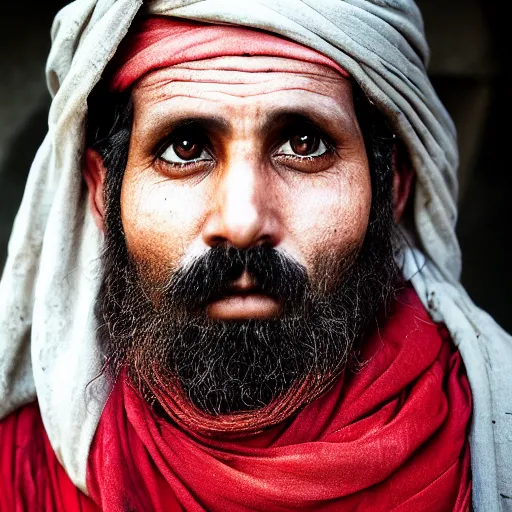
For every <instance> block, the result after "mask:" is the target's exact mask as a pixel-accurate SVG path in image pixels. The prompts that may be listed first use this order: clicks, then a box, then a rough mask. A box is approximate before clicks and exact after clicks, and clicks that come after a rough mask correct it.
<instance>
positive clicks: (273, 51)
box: [110, 17, 348, 92]
mask: <svg viewBox="0 0 512 512" xmlns="http://www.w3.org/2000/svg"><path fill="white" fill-rule="evenodd" d="M255 55H260V56H272V57H284V58H288V59H296V60H300V61H303V62H309V63H314V64H323V65H324V66H328V67H330V68H333V69H334V70H336V71H338V72H339V73H341V74H342V75H344V76H348V75H347V72H346V71H345V70H343V69H342V68H341V66H340V65H339V64H337V63H336V62H334V61H333V60H332V59H329V58H328V57H326V56H325V55H323V54H321V53H319V52H317V51H315V50H312V49H311V48H307V47H306V46H303V45H301V44H297V43H294V42H293V41H288V40H286V39H284V38H282V37H276V36H274V35H272V34H266V33H263V32H261V31H257V30H250V29H246V28H242V27H231V26H227V25H206V24H204V23H197V22H195V23H194V22H190V21H183V20H177V19H174V18H163V17H150V18H143V19H142V20H140V21H139V22H135V23H134V24H133V25H132V27H131V29H130V37H129V38H127V39H125V40H124V41H123V43H121V46H120V47H119V49H118V52H117V54H116V56H115V57H114V59H113V62H112V63H111V65H112V68H113V69H114V76H113V78H112V80H111V85H110V88H111V90H112V91H118V92H121V91H124V90H126V89H128V87H130V86H131V85H133V84H134V82H136V81H137V80H138V79H139V78H141V77H142V76H144V75H145V74H146V73H148V72H150V71H155V70H157V69H161V68H165V67H168V66H174V65H176V64H181V63H183V62H192V61H196V60H202V59H212V58H214V57H227V56H255Z"/></svg>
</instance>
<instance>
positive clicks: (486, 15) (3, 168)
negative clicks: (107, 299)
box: [0, 0, 512, 332]
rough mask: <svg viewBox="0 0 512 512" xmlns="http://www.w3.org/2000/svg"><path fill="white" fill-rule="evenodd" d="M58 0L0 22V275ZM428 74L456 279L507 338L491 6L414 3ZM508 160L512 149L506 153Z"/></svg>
mask: <svg viewBox="0 0 512 512" xmlns="http://www.w3.org/2000/svg"><path fill="white" fill-rule="evenodd" d="M66 3H68V2H66V1H62V0H45V2H33V5H34V8H32V9H31V8H30V3H27V2H26V1H25V2H7V3H6V5H4V6H2V15H1V18H0V70H1V74H0V76H1V80H0V272H1V270H2V268H3V265H4V262H5V258H6V255H7V242H8V240H9V234H10V231H11V227H12V222H13V220H14V217H15V215H16V212H17V209H18V206H19V203H20V201H21V197H22V194H23V188H24V184H25V180H26V178H27V174H28V171H29V168H30V164H31V162H32V160H33V157H34V154H35V152H36V151H37V148H38V147H39V144H40V143H41V142H42V140H43V138H44V136H45V134H46V130H47V114H48V108H49V105H50V97H49V94H48V92H47V89H46V84H45V76H44V66H45V61H46V57H47V55H48V51H49V48H50V27H51V23H52V19H53V17H54V15H55V14H56V12H57V11H58V10H59V9H60V8H61V7H62V6H64V5H65V4H66ZM418 4H419V6H420V8H421V10H422V12H423V16H424V21H425V28H426V32H427V37H428V39H429V41H430V46H431V61H430V66H429V72H430V75H431V79H432V81H433V83H434V86H435V87H436V89H437V91H438V93H439V95H440V97H441V99H442V100H443V102H444V104H445V105H446V107H447V109H448V111H449V112H450V113H451V115H452V117H453V118H454V121H455V124H456V126H457V130H458V134H459V147H460V152H461V166H460V171H459V173H460V185H461V186H460V198H459V205H460V209H459V221H458V235H459V240H460V243H461V247H462V254H463V274H462V281H463V283H464V285H465V286H466V288H467V290H468V292H469V294H470V295H471V297H472V298H473V300H474V301H475V302H476V303H477V304H478V305H479V306H481V307H483V308H484V309H486V310H487V311H488V312H489V313H491V314H492V315H493V316H494V317H495V318H496V320H497V321H498V322H499V323H501V325H502V326H503V327H505V328H506V329H507V330H508V331H509V332H512V300H511V299H510V290H511V289H512V269H511V263H512V262H511V256H510V250H509V245H510V243H509V237H510V236H511V235H512V229H511V227H510V221H511V220H512V197H511V193H512V172H511V166H510V164H509V159H510V157H509V154H510V153H509V151H508V150H509V149H511V147H512V130H511V129H510V125H511V116H512V99H511V93H512V87H511V86H512V73H511V69H510V66H511V64H512V59H510V57H509V50H510V49H511V48H512V45H511V44H510V43H509V40H510V30H511V28H510V27H509V26H508V17H507V16H505V15H504V13H503V12H502V7H501V2H500V1H499V0H450V1H448V2H447V1H446V0H421V1H418ZM511 153H512V152H511Z"/></svg>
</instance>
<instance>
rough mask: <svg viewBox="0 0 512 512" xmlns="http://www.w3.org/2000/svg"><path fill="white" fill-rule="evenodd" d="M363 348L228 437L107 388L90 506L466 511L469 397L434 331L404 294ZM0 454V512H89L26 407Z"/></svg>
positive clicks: (2, 434) (4, 434)
mask: <svg viewBox="0 0 512 512" xmlns="http://www.w3.org/2000/svg"><path fill="white" fill-rule="evenodd" d="M366 350H367V352H366V355H367V356H370V360H369V362H368V364H367V365H366V366H365V367H364V368H363V369H362V370H361V371H359V372H358V373H355V374H354V373H350V374H349V372H346V375H345V378H344V379H340V381H339V382H338V384H337V385H336V386H335V387H334V388H333V389H332V390H331V391H329V392H328V393H326V394H325V395H324V396H322V397H320V398H319V399H317V400H316V401H315V402H313V403H312V404H310V405H309V406H307V407H306V408H305V409H304V410H303V411H302V412H300V413H299V414H298V415H297V416H296V417H295V418H293V419H291V420H289V421H287V422H285V423H284V424H281V425H279V426H276V427H274V428H271V429H268V430H266V431H265V432H263V433H260V434H256V435H252V436H245V437H241V438H240V439H231V440H219V439H217V440H212V439H207V438H203V437H199V436H195V435H193V434H192V433H190V432H184V431H183V430H181V429H179V428H178V427H176V426H175V425H173V424H171V423H168V422H165V421H163V420H161V419H159V418H158V417H156V416H155V415H154V414H153V413H152V411H151V409H150V408H148V407H147V405H146V404H145V402H144V401H143V400H142V398H141V397H140V396H139V395H138V394H137V393H136V392H135V391H134V390H133V388H132V387H131V386H130V385H129V384H128V383H127V382H126V381H125V380H122V381H120V382H119V383H118V385H117V386H116V387H115V388H114V390H113V393H112V395H111V397H110V399H109V401H108V403H107V405H106V408H105V411H104V413H103V415H102V417H101V420H100V424H99V427H98V431H97V433H96V436H95V439H94V442H93V445H92V447H91V452H90V455H89V461H88V489H89V491H90V494H91V497H92V499H93V500H94V502H95V503H97V504H98V505H99V509H101V510H105V511H108V512H126V511H127V510H134V511H155V512H159V511H170V510H187V511H199V510H205V509H206V510H219V511H220V510H222V511H224V510H265V511H281V510H283V511H284V510H347V511H350V510H354V511H355V510H357V511H391V510H393V511H394V512H405V511H407V512H409V511H411V510H414V511H429V512H435V511H439V512H446V511H448V510H449V511H455V512H462V511H464V512H465V511H467V510H469V503H470V494H471V476H470V459H469V447H468V440H467V434H468V432H467V431H468V426H469V418H470V414H471V393H470V389H469V384H468V381H467V378H466V376H465V372H464V368H463V365H462V361H461V358H460V355H459V353H458V351H457V350H456V349H455V348H454V347H453V345H452V344H451V342H450V340H449V338H448V333H447V331H446V329H444V328H443V327H439V326H437V325H436V324H434V323H432V321H431V320H430V319H429V317H428V315H427V313H426V311H425V310H424V308H423V306H422V305H421V303H420V301H419V299H418V297H417V296H416V295H415V293H414V292H413V291H412V290H410V289H409V290H406V291H405V292H404V293H403V294H402V296H401V297H400V300H399V301H397V305H396V308H395V311H394V313H393V314H392V316H391V317H390V318H389V319H388V320H387V322H386V325H385V326H384V328H383V329H382V330H381V331H380V332H379V333H378V334H376V335H374V336H373V337H372V338H371V339H370V340H368V341H367V342H366ZM27 418H28V419H27ZM0 446H1V451H0V471H2V475H1V480H0V511H1V512H4V510H5V511H9V512H10V511H16V512H18V511H19V512H21V511H29V510H30V511H32V510H36V509H37V506H36V504H37V505H40V506H41V507H42V509H43V510H51V511H54V512H60V511H65V512H74V511H75V510H76V511H78V510H81V511H85V512H92V511H95V510H98V508H97V507H96V506H95V505H93V504H92V502H91V501H90V500H89V499H88V498H86V497H85V496H83V495H82V494H80V493H79V492H78V491H77V490H76V489H75V488H74V487H73V486H72V484H71V483H70V482H69V478H68V477H67V475H66V474H65V472H64V470H63V469H62V467H61V466H60V465H59V464H58V462H57V460H56V458H55V455H54V454H53V452H52V450H51V448H50V445H49V442H48V439H47V437H46V435H45V434H44V431H43V428H42V424H41V420H40V416H39V414H38V411H37V406H31V407H26V408H24V409H23V410H22V411H19V412H17V413H15V414H13V415H11V416H10V417H9V418H8V419H6V420H4V421H3V422H2V423H0ZM14 503H16V506H15V505H14Z"/></svg>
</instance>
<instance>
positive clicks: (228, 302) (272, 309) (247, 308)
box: [207, 291, 281, 320]
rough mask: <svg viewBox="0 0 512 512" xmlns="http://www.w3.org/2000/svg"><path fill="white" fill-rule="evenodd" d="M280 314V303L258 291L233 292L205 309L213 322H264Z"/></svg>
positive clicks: (214, 301)
mask: <svg viewBox="0 0 512 512" xmlns="http://www.w3.org/2000/svg"><path fill="white" fill-rule="evenodd" d="M280 313H281V304H280V301H279V300H277V299H276V298H275V297H272V296H270V295H266V294H264V293H261V292H259V291H233V292H230V293H227V294H226V295H223V296H222V297H219V298H218V299H215V300H213V301H212V302H211V303H210V304H209V305H208V308H207V314H208V316H209V317H210V318H213V319H215V320H265V319H269V318H274V317H276V316H279V315H280Z"/></svg>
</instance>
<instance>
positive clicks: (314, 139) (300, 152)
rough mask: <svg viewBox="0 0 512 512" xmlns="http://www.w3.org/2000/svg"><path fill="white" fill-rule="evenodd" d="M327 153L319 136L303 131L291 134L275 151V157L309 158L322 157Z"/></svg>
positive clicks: (312, 132)
mask: <svg viewBox="0 0 512 512" xmlns="http://www.w3.org/2000/svg"><path fill="white" fill-rule="evenodd" d="M327 151H328V148H327V146H326V144H325V142H324V140H323V139H322V138H321V137H320V135H319V134H317V133H315V132H314V131H312V130H307V129H305V130H302V131H300V132H297V133H295V134H293V135H292V136H291V137H290V138H289V139H288V140H287V141H286V142H285V143H284V144H283V145H282V146H280V147H279V148H278V149H277V151H276V155H291V156H295V157H299V158H300V157H303V158H311V157H317V156H322V155H323V154H325V153H327Z"/></svg>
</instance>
